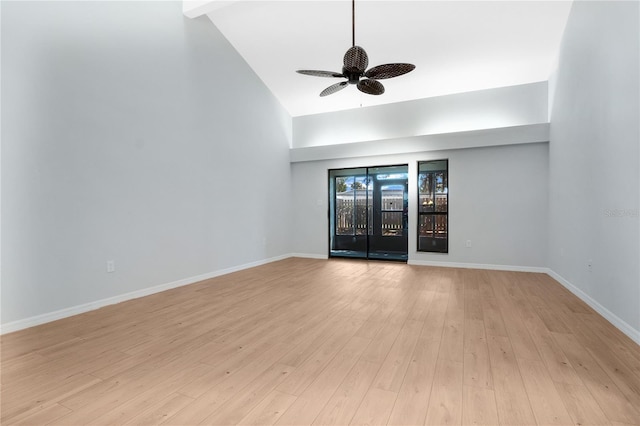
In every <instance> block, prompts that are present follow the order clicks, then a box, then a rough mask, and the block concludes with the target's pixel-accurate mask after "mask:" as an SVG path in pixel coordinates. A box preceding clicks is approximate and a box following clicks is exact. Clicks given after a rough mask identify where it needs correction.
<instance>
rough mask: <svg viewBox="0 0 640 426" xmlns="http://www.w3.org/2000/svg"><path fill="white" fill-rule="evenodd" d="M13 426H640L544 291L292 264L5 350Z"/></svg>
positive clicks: (186, 290) (160, 298)
mask: <svg viewBox="0 0 640 426" xmlns="http://www.w3.org/2000/svg"><path fill="white" fill-rule="evenodd" d="M1 361H2V375H1V379H2V405H1V408H2V412H1V422H2V424H3V425H4V424H35V425H44V424H61V425H76V424H96V425H101V424H102V425H116V424H160V423H161V424H170V425H187V424H199V423H204V424H238V423H240V424H280V425H285V424H288V425H292V424H296V425H302V424H323V425H329V424H335V425H347V424H371V425H373V424H404V425H418V424H438V425H442V424H487V425H494V424H504V425H527V424H541V425H551V424H576V425H578V424H580V425H586V424H640V347H638V346H637V345H636V344H635V343H633V342H632V341H631V340H630V339H628V338H627V337H625V336H624V335H623V334H622V333H621V332H619V331H618V330H617V329H615V328H614V327H613V326H611V325H610V324H609V323H608V322H606V321H605V320H604V319H603V318H601V317H600V316H598V315H597V314H596V313H595V312H594V311H593V310H591V309H590V308H589V307H587V306H586V305H585V304H584V303H582V302H581V301H580V300H578V299H577V298H576V297H574V296H573V295H572V294H570V293H569V292H568V291H566V290H565V289H564V288H563V287H562V286H560V285H559V284H558V283H557V282H555V281H553V280H552V279H551V278H549V277H548V276H546V275H542V274H529V273H514V272H495V271H479V270H460V269H445V268H430V267H418V266H407V265H404V264H397V263H385V262H378V263H374V262H364V261H348V260H330V261H325V260H308V259H288V260H284V261H281V262H276V263H272V264H269V265H265V266H261V267H258V268H254V269H250V270H246V271H242V272H238V273H235V274H231V275H226V276H223V277H219V278H216V279H212V280H208V281H204V282H201V283H198V284H194V285H191V286H187V287H182V288H179V289H175V290H172V291H168V292H164V293H160V294H156V295H152V296H148V297H145V298H142V299H137V300H133V301H129V302H126V303H121V304H119V305H114V306H110V307H107V308H103V309H100V310H97V311H93V312H90V313H87V314H83V315H80V316H76V317H73V318H68V319H64V320H61V321H57V322H54V323H50V324H46V325H43V326H39V327H35V328H32V329H29V330H24V331H20V332H17V333H13V334H9V335H6V336H3V337H2V360H1Z"/></svg>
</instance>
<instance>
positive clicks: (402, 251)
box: [327, 164, 409, 262]
mask: <svg viewBox="0 0 640 426" xmlns="http://www.w3.org/2000/svg"><path fill="white" fill-rule="evenodd" d="M387 167H388V168H392V167H404V168H405V170H406V171H405V172H404V173H406V174H407V178H406V179H390V180H389V181H388V183H389V184H395V185H403V187H404V189H403V208H402V232H401V235H398V236H382V228H381V226H380V223H381V219H382V213H383V211H382V209H381V198H382V191H381V186H382V184H381V182H378V181H374V184H373V190H372V194H371V197H372V200H371V201H369V199H368V197H369V191H368V190H366V189H365V190H366V192H365V193H366V197H367V198H366V202H365V206H366V208H367V213H366V214H365V218H366V225H365V233H364V234H363V235H358V234H357V231H356V230H355V229H354V233H353V235H350V236H346V235H345V236H337V235H334V234H335V227H336V223H335V222H336V216H337V214H336V194H337V191H336V188H335V178H336V177H338V176H332V172H333V173H335V172H340V171H349V170H354V172H355V171H358V170H364V176H366V177H367V178H368V177H369V176H375V175H373V174H370V170H372V169H383V168H387ZM408 171H409V165H408V164H389V165H379V166H365V167H344V168H338V169H328V170H327V182H329V186H328V188H327V189H328V191H327V196H328V206H329V208H328V209H327V222H328V225H329V226H328V238H327V242H328V250H327V251H328V255H329V258H333V257H335V258H344V257H349V258H358V259H368V260H393V261H400V262H407V260H408V252H409V244H408V231H409V230H408V181H409V177H408ZM361 175H362V173H354V174H352V175H348V176H354V177H355V176H361ZM369 206H371V207H369ZM354 207H355V205H354ZM369 208H371V209H372V210H373V211H372V212H369V210H368V209H369ZM332 215H333V217H332ZM370 218H372V219H373V222H374V223H375V224H377V225H376V226H374V227H373V228H372V225H371V223H369V220H370ZM332 223H333V226H332ZM355 225H356V224H355V223H354V226H355ZM379 227H380V229H378V228H379ZM371 231H373V232H372V233H371V234H370V232H371ZM396 238H397V240H395V239H396ZM349 239H351V244H350V243H349V241H348V240H349ZM392 239H394V240H392ZM372 240H373V246H374V247H375V246H376V245H378V244H379V243H382V242H387V243H388V242H394V243H396V242H397V241H399V243H397V244H396V246H395V247H394V248H395V250H393V251H392V250H387V251H386V252H385V250H384V249H379V248H376V249H375V251H374V250H372ZM332 241H333V242H334V243H335V242H339V247H348V246H352V247H355V249H352V250H351V251H352V252H353V253H356V254H349V255H347V254H343V255H340V254H335V253H334V252H335V251H338V250H344V251H345V252H347V251H349V250H346V249H339V248H338V249H335V248H334V247H332ZM358 246H360V247H358ZM378 247H379V246H378ZM357 253H362V255H358V254H357Z"/></svg>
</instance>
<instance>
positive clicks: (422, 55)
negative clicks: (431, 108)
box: [185, 0, 572, 117]
mask: <svg viewBox="0 0 640 426" xmlns="http://www.w3.org/2000/svg"><path fill="white" fill-rule="evenodd" d="M571 4H572V2H571V1H567V0H555V1H481V0H472V1H452V0H449V1H430V0H422V1H420V0H414V1H401V0H386V1H385V0H357V1H356V21H355V22H356V24H355V25H356V26H355V33H356V34H355V37H356V44H357V45H359V46H362V47H363V48H365V49H366V51H367V53H368V55H369V65H370V67H371V66H374V65H379V64H384V63H390V62H409V63H412V64H415V65H416V69H415V70H414V71H413V72H411V73H409V74H406V75H404V76H401V77H397V78H394V79H388V80H383V81H382V82H383V83H384V86H385V88H386V92H385V93H384V94H383V95H380V96H371V95H366V94H363V93H361V92H359V91H358V90H357V89H356V88H355V86H351V87H347V88H346V89H345V90H342V91H340V92H338V93H335V94H333V95H330V96H327V97H323V98H321V97H319V93H320V92H321V91H322V90H323V89H324V88H326V87H327V86H329V85H331V84H333V83H336V82H338V81H341V80H339V79H331V78H321V77H310V76H304V75H300V74H297V73H296V72H295V71H296V70H298V69H317V70H328V71H337V72H341V68H342V58H343V56H344V53H345V52H346V50H347V49H348V48H349V47H351V0H324V1H312V0H297V1H273V0H260V1H255V0H254V1H249V0H237V1H223V0H214V1H196V2H185V15H187V16H189V17H196V16H201V15H207V16H208V17H209V19H210V20H211V21H212V23H213V24H214V25H215V26H216V27H217V28H218V29H219V30H220V31H221V32H222V33H223V34H224V36H225V37H226V38H227V39H228V40H229V42H230V43H231V44H232V45H233V46H234V48H235V49H236V50H237V51H238V52H239V53H240V55H242V57H243V58H244V59H245V60H246V62H247V63H248V64H249V66H251V68H252V69H253V70H254V71H255V72H256V74H257V75H258V76H259V77H260V78H261V79H262V80H263V81H264V83H265V84H266V86H267V87H268V88H269V89H270V90H271V91H272V92H273V94H274V95H275V96H276V97H277V98H278V99H279V100H280V102H281V103H282V105H283V106H284V107H285V108H286V109H287V111H288V112H289V113H290V114H291V115H292V116H294V117H295V116H300V115H308V114H317V113H322V112H329V111H337V110H344V109H350V108H358V107H361V106H371V105H380V104H386V103H393V102H401V101H406V100H412V99H420V98H427V97H432V96H440V95H446V94H451V93H460V92H467V91H473V90H482V89H488V88H494V87H502V86H511V85H517V84H524V83H531V82H536V81H545V80H548V78H549V76H550V74H551V73H552V72H553V70H554V68H555V64H556V56H557V53H558V49H559V47H560V40H561V38H562V33H563V31H564V28H565V25H566V22H567V18H568V15H569V11H570V8H571Z"/></svg>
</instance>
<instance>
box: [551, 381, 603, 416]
mask: <svg viewBox="0 0 640 426" xmlns="http://www.w3.org/2000/svg"><path fill="white" fill-rule="evenodd" d="M555 385H556V389H557V390H558V394H559V395H560V398H562V402H563V403H564V406H565V407H566V408H567V411H568V412H569V415H570V416H571V419H572V420H573V423H574V424H576V425H608V424H610V422H609V419H607V416H605V414H604V412H603V411H602V409H601V408H600V406H599V405H598V403H597V402H596V400H595V399H593V396H592V395H591V393H590V392H589V390H588V389H587V388H586V387H585V386H583V385H569V384H566V383H559V382H556V383H555Z"/></svg>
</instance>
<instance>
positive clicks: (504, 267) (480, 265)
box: [407, 259, 548, 274]
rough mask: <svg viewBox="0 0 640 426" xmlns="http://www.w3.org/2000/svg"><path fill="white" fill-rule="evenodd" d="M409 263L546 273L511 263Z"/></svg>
mask: <svg viewBox="0 0 640 426" xmlns="http://www.w3.org/2000/svg"><path fill="white" fill-rule="evenodd" d="M407 263H408V264H409V265H416V266H440V267H444V268H465V269H489V270H492V271H513V272H537V273H542V274H544V273H546V272H547V270H548V269H547V268H544V267H540V266H513V265H492V264H484V263H459V262H438V261H433V260H415V259H409V261H408V262H407Z"/></svg>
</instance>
